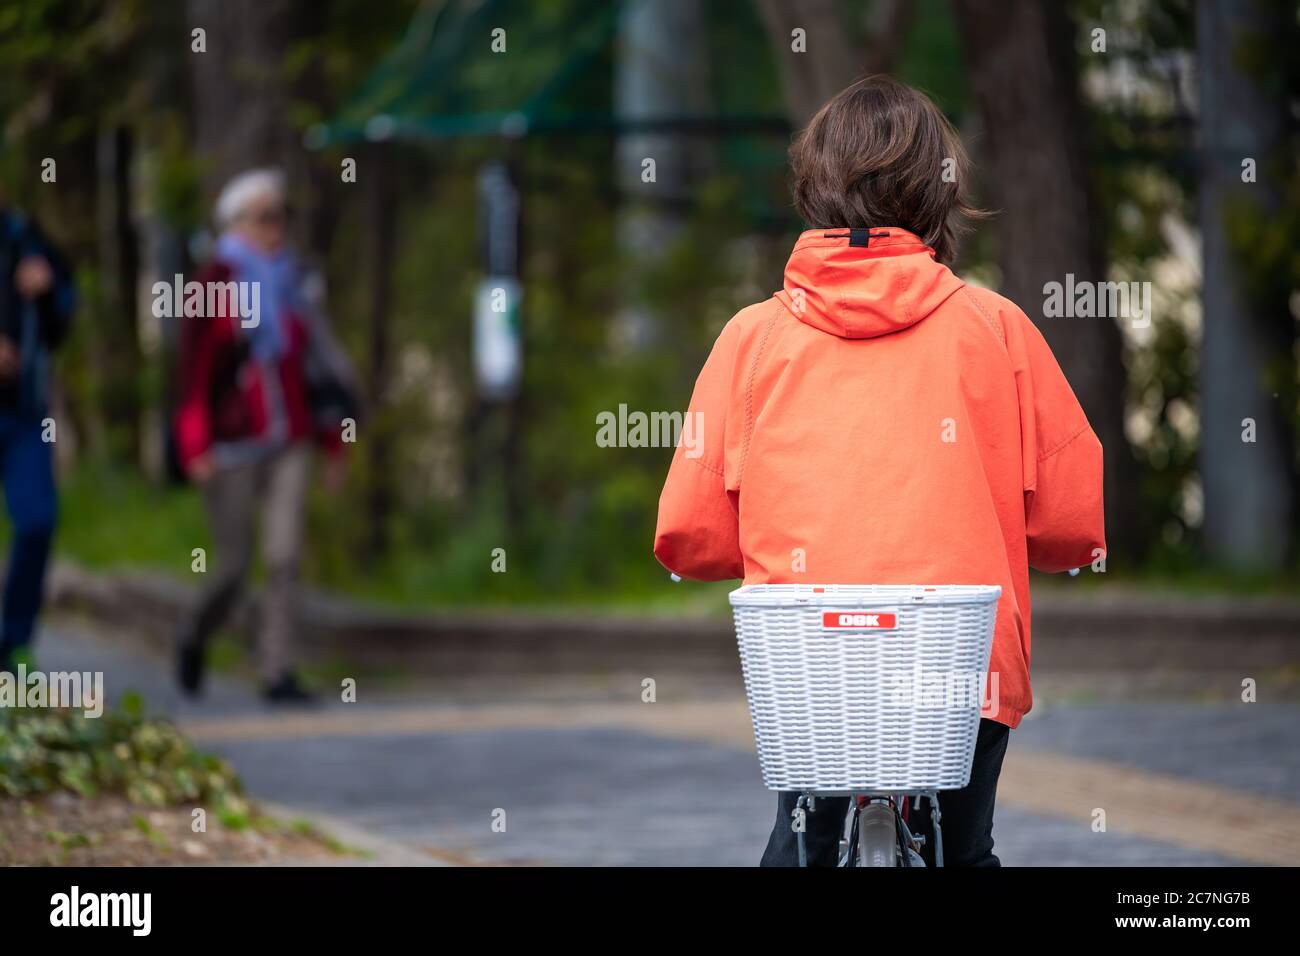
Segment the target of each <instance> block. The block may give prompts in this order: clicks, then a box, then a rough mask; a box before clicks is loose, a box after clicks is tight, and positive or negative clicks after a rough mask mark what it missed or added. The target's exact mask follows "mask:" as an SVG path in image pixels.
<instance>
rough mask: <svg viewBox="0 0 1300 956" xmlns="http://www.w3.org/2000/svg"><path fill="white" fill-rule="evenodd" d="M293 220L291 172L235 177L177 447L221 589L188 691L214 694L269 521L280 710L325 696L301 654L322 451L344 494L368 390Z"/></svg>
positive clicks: (184, 366)
mask: <svg viewBox="0 0 1300 956" xmlns="http://www.w3.org/2000/svg"><path fill="white" fill-rule="evenodd" d="M288 220H289V208H288V204H287V196H286V186H285V181H284V177H283V176H282V175H281V174H280V173H279V172H278V171H276V170H270V169H263V170H253V171H250V172H246V173H243V174H241V175H239V176H236V177H235V178H234V179H232V180H231V181H230V182H229V183H228V184H227V185H226V186H225V188H224V189H223V190H222V192H221V195H220V197H219V198H218V200H217V204H216V221H217V226H218V228H219V229H220V230H221V232H220V237H219V239H218V240H217V243H216V248H215V257H214V259H213V261H212V262H210V263H209V264H208V266H207V267H206V268H205V269H204V270H203V271H202V272H201V273H200V275H199V276H198V279H197V282H198V284H199V286H200V287H201V289H202V290H204V292H205V294H204V295H203V296H201V297H199V296H194V297H193V301H191V297H190V295H189V293H188V292H187V294H186V305H185V308H184V309H183V314H184V318H183V319H182V323H181V327H182V333H181V356H180V371H181V381H180V388H179V392H180V397H179V404H178V406H177V409H176V417H175V440H176V449H177V454H178V457H179V459H180V463H181V466H182V467H183V468H184V470H185V472H186V474H187V475H188V476H189V477H190V478H191V479H192V480H193V481H195V482H196V483H197V484H199V485H200V486H201V487H202V489H203V496H204V500H205V504H206V507H207V511H208V516H209V520H210V522H211V526H212V534H213V539H214V544H215V548H216V567H215V568H214V569H213V570H212V571H211V572H209V573H210V575H211V577H210V583H209V584H208V585H207V587H206V588H205V589H204V591H203V595H202V598H201V599H200V601H199V604H198V607H197V608H196V609H195V610H194V612H193V614H192V615H191V616H190V618H189V619H188V620H187V621H186V622H185V623H184V626H183V627H182V630H181V633H180V636H179V640H178V671H179V679H180V684H181V687H182V689H183V690H185V691H186V692H187V693H189V694H197V693H198V691H199V689H200V687H201V685H202V681H203V671H204V651H205V647H206V645H207V642H208V639H209V638H210V637H211V635H212V634H213V632H215V631H216V630H217V629H218V628H219V627H220V626H221V625H222V623H223V622H224V621H225V619H226V617H227V616H228V615H229V613H230V611H231V609H232V608H233V607H234V605H235V604H236V602H237V601H238V599H239V596H240V592H241V590H242V588H243V584H244V580H245V578H246V577H247V573H248V569H249V564H250V560H251V557H252V550H253V540H254V524H255V521H256V516H257V513H258V512H259V511H260V512H261V515H262V529H261V530H262V545H263V557H264V560H265V564H266V571H267V586H266V594H265V599H264V601H263V606H262V614H261V628H260V634H259V639H258V651H259V662H258V670H259V674H260V676H261V679H262V681H263V692H264V694H265V696H266V698H267V699H268V700H270V701H272V702H285V703H293V702H299V703H303V702H309V701H310V700H311V699H312V698H311V695H310V694H309V693H308V692H307V691H306V690H305V689H304V688H303V687H302V685H301V683H300V682H299V679H298V676H297V673H296V670H295V656H294V646H295V643H296V640H295V638H296V630H297V612H298V576H299V565H300V558H301V553H302V545H303V522H304V516H305V504H306V497H307V488H308V478H309V474H310V466H311V457H312V455H311V450H312V445H313V443H316V444H320V445H322V446H323V447H325V448H326V449H327V450H328V451H329V453H330V455H329V459H330V460H329V468H328V472H327V482H328V484H330V485H331V486H336V485H337V484H338V483H339V480H341V465H342V459H341V454H340V452H341V448H342V433H343V428H344V425H345V423H346V422H347V420H348V416H349V415H350V414H353V412H352V411H351V410H350V406H351V405H352V404H353V398H352V397H353V396H355V394H356V390H355V387H354V378H353V375H352V371H351V368H350V365H349V363H348V362H347V359H346V357H345V356H344V354H343V352H342V350H341V349H339V348H338V346H337V345H336V344H335V342H334V340H333V338H332V336H331V335H330V333H329V330H328V327H327V325H326V324H325V321H324V318H323V316H322V315H321V314H320V310H319V309H317V308H316V307H315V303H314V302H313V301H312V298H313V297H312V296H310V295H309V294H308V291H307V283H306V276H305V273H304V271H303V269H302V268H301V265H300V263H299V260H298V258H297V256H295V255H294V253H293V252H292V251H291V250H290V249H289V247H288V245H287V243H286V238H287V231H288ZM232 283H233V285H232ZM187 288H188V287H187ZM211 290H216V294H215V295H212V294H207V293H208V292H209V291H211ZM200 298H202V300H203V301H201V302H200V301H199V299H200ZM214 303H215V304H214ZM196 312H201V313H202V314H194V313H196Z"/></svg>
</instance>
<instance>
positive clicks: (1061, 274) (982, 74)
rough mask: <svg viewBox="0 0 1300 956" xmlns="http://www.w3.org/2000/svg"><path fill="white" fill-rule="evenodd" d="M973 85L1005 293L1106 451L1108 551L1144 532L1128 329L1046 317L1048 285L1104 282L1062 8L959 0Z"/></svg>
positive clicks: (1035, 0) (1016, 0)
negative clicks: (1126, 353) (1129, 389)
mask: <svg viewBox="0 0 1300 956" xmlns="http://www.w3.org/2000/svg"><path fill="white" fill-rule="evenodd" d="M954 7H955V9H956V13H957V20H958V26H959V28H960V32H961V35H962V41H963V45H964V51H965V58H966V67H967V71H968V75H969V80H970V86H971V92H972V94H973V97H974V100H975V103H976V104H977V106H978V108H979V110H980V112H981V114H982V116H983V120H984V127H985V130H986V141H985V143H984V147H985V152H984V155H985V157H986V164H987V167H988V169H987V172H986V175H985V177H984V178H985V179H986V180H987V182H988V184H989V188H990V191H991V192H992V197H991V198H992V200H993V205H994V207H995V208H996V210H997V212H998V218H997V220H996V222H997V235H998V242H999V250H1000V251H999V262H1000V265H1001V270H1002V289H1001V291H1002V293H1003V294H1004V295H1006V296H1007V297H1008V298H1009V299H1011V300H1012V301H1014V302H1015V303H1016V304H1017V305H1018V306H1020V307H1021V308H1022V309H1024V311H1025V312H1026V314H1027V315H1028V316H1029V317H1030V318H1031V319H1032V320H1033V322H1034V323H1035V324H1036V325H1037V326H1038V327H1039V329H1040V330H1041V331H1042V333H1043V335H1044V337H1045V338H1046V339H1047V341H1048V344H1049V345H1050V346H1051V347H1052V351H1053V353H1055V355H1056V359H1057V361H1058V362H1059V363H1060V365H1061V368H1062V370H1064V372H1065V375H1066V377H1067V378H1068V379H1069V381H1070V384H1071V386H1072V387H1073V388H1074V392H1075V394H1076V395H1077V396H1078V398H1079V401H1080V403H1081V404H1082V405H1083V408H1084V411H1085V412H1086V413H1087V415H1088V420H1089V421H1090V422H1091V423H1092V426H1093V429H1094V430H1095V431H1096V433H1097V435H1098V437H1099V438H1100V439H1101V443H1102V446H1103V447H1104V449H1105V456H1106V468H1105V483H1106V487H1105V494H1106V535H1107V547H1108V549H1109V552H1110V556H1111V557H1116V556H1123V557H1124V558H1125V559H1131V558H1133V557H1135V556H1137V554H1138V552H1139V550H1140V547H1141V542H1142V541H1143V540H1145V539H1144V537H1143V535H1142V533H1141V532H1142V529H1141V527H1140V517H1141V514H1140V508H1139V503H1138V495H1137V491H1138V489H1137V486H1136V464H1135V461H1134V458H1133V455H1132V452H1131V450H1130V448H1129V445H1128V441H1127V438H1126V437H1125V434H1124V402H1125V389H1126V378H1125V371H1124V365H1123V359H1122V355H1123V337H1122V335H1121V334H1120V329H1119V326H1118V325H1116V320H1115V319H1114V318H1112V317H1101V318H1081V317H1080V318H1074V317H1059V318H1048V317H1046V316H1044V314H1043V313H1044V309H1043V304H1044V295H1045V293H1044V285H1045V284H1046V283H1049V282H1059V283H1062V284H1063V285H1064V284H1065V283H1066V282H1067V278H1066V277H1067V275H1069V274H1073V276H1074V281H1075V283H1076V285H1077V283H1079V282H1100V281H1104V279H1105V265H1106V263H1105V254H1104V245H1103V242H1102V236H1101V230H1100V228H1099V226H1098V223H1099V222H1100V219H1099V217H1098V216H1097V215H1096V212H1095V208H1094V204H1093V199H1092V196H1091V190H1090V185H1089V175H1088V169H1087V162H1086V155H1085V145H1086V137H1085V135H1084V126H1083V120H1084V114H1083V109H1082V104H1081V103H1080V99H1079V93H1078V77H1077V75H1076V74H1077V69H1076V65H1075V52H1074V47H1073V41H1072V31H1073V28H1072V24H1071V23H1070V21H1069V19H1068V15H1067V14H1066V12H1065V10H1064V9H1063V7H1062V6H1061V5H1059V4H1057V3H1054V2H1043V0H954Z"/></svg>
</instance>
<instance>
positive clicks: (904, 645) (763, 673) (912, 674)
mask: <svg viewBox="0 0 1300 956" xmlns="http://www.w3.org/2000/svg"><path fill="white" fill-rule="evenodd" d="M1001 594H1002V589H1001V588H1000V587H997V586H985V585H946V586H933V587H932V586H928V585H844V584H840V585H830V584H828V585H824V586H821V585H804V584H763V585H751V586H748V587H742V588H740V589H738V590H736V591H732V592H731V595H730V597H731V605H732V608H733V610H734V613H735V617H736V637H737V640H738V642H739V644H740V662H741V666H742V668H743V669H744V674H745V693H746V694H747V695H748V697H749V712H750V716H751V717H752V718H753V721H754V737H755V739H756V741H757V743H758V758H759V763H760V764H761V766H762V769H763V783H764V784H765V785H766V786H767V787H768V789H771V790H812V791H817V792H821V793H863V792H891V793H899V792H915V791H921V790H953V789H957V788H959V787H964V786H965V785H966V784H967V783H968V782H969V780H970V768H971V760H972V758H973V756H974V753H975V737H976V734H977V732H978V729H979V717H980V704H981V702H982V701H983V699H984V688H985V682H986V675H987V671H988V664H989V648H990V646H991V644H992V640H993V624H994V621H995V619H996V615H997V607H998V605H997V602H998V598H999V597H1000V596H1001Z"/></svg>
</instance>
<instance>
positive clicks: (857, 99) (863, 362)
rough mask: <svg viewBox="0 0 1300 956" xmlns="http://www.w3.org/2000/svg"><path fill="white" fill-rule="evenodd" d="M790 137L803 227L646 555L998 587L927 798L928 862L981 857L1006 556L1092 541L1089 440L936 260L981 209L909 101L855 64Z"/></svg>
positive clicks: (1036, 563) (814, 849)
mask: <svg viewBox="0 0 1300 956" xmlns="http://www.w3.org/2000/svg"><path fill="white" fill-rule="evenodd" d="M790 155H791V167H792V188H793V194H794V203H795V207H796V209H797V210H798V212H799V214H800V216H801V217H802V219H803V220H804V222H805V224H806V225H807V227H808V228H807V230H806V231H805V232H803V233H802V234H801V235H800V237H799V239H798V241H797V242H796V243H795V246H794V251H793V252H792V253H791V255H790V259H789V262H788V263H787V265H786V267H785V280H784V284H783V288H782V289H781V291H779V292H777V293H776V294H775V295H773V296H772V297H771V298H769V299H767V300H766V301H764V302H760V303H758V304H756V305H752V306H749V307H748V308H746V309H743V310H742V311H741V312H740V313H738V314H737V315H736V316H735V317H734V318H733V319H732V320H731V321H730V322H728V323H727V325H726V326H725V328H723V330H722V332H721V334H720V335H719V337H718V340H717V342H716V343H715V345H714V347H713V351H712V353H711V354H710V355H709V358H708V360H707V361H706V363H705V365H704V368H703V370H702V371H701V372H700V375H699V378H698V380H697V381H696V384H695V391H694V394H693V396H692V398H691V404H690V413H691V417H692V418H697V416H698V418H697V420H699V421H701V422H702V424H703V426H704V427H703V429H702V436H703V437H702V453H701V448H700V447H699V446H700V442H696V447H695V449H694V452H695V453H694V454H692V455H687V454H685V451H684V449H683V448H682V447H679V448H678V449H677V451H676V453H675V455H674V457H673V461H672V465H671V467H670V469H669V473H668V477H667V481H666V482H665V485H664V489H663V493H662V495H661V497H660V501H659V520H658V527H657V529H656V533H655V544H654V553H655V555H656V557H657V558H658V559H659V561H660V563H662V564H663V565H664V566H665V567H666V568H667V569H668V570H670V571H671V572H673V573H674V574H677V575H679V576H681V577H685V578H694V579H697V580H724V579H728V578H743V579H744V583H745V584H747V585H748V584H799V583H813V582H815V583H818V584H989V585H992V584H997V585H1001V587H1002V597H1001V599H1000V601H999V606H998V613H997V625H996V629H995V631H994V637H993V649H992V654H991V659H990V664H989V683H988V687H989V688H990V692H989V700H988V702H987V704H986V706H985V708H984V711H983V714H982V716H983V718H984V719H982V720H981V721H980V726H979V735H978V741H977V744H976V749H975V758H974V764H973V767H972V770H971V777H970V783H969V785H968V786H966V787H965V788H963V789H961V790H956V791H950V792H947V793H944V794H942V795H941V797H940V801H939V803H940V807H941V810H942V814H943V842H944V856H945V859H946V862H947V863H948V865H954V866H963V865H964V866H997V865H999V861H998V858H997V856H995V855H994V853H993V831H992V827H993V807H994V798H995V794H996V789H997V780H998V775H999V773H1000V772H1001V767H1002V759H1003V756H1004V754H1005V752H1006V747H1007V740H1008V735H1009V731H1010V730H1011V729H1013V728H1015V727H1016V726H1017V725H1018V724H1019V723H1020V721H1021V718H1023V717H1024V715H1025V714H1026V713H1027V712H1028V711H1029V708H1030V706H1031V702H1032V698H1031V693H1030V685H1029V659H1030V596H1029V568H1030V567H1031V566H1032V567H1034V568H1037V569H1039V570H1042V571H1066V570H1069V569H1072V568H1075V567H1079V566H1083V565H1088V564H1092V563H1094V562H1095V561H1097V560H1098V559H1100V558H1103V557H1104V555H1105V549H1106V543H1105V532H1104V522H1103V517H1102V513H1103V508H1102V449H1101V444H1100V442H1099V441H1098V440H1097V437H1096V435H1095V434H1094V433H1093V430H1092V428H1091V427H1090V426H1089V424H1088V420H1087V418H1086V417H1085V415H1084V412H1083V409H1082V408H1081V407H1080V405H1079V402H1078V401H1077V400H1076V398H1075V396H1074V393H1073V392H1072V391H1071V389H1070V385H1069V383H1068V382H1067V381H1066V379H1065V376H1064V375H1063V374H1062V372H1061V369H1060V366H1059V365H1058V364H1057V362H1056V360H1055V358H1054V357H1053V355H1052V352H1051V350H1050V349H1049V347H1048V345H1047V342H1046V341H1045V340H1044V338H1043V336H1042V334H1041V333H1040V332H1039V331H1038V329H1037V328H1036V327H1035V326H1034V324H1033V323H1032V322H1031V321H1030V320H1029V319H1028V318H1027V317H1026V315H1025V313H1024V312H1022V311H1021V310H1020V309H1019V308H1018V307H1017V306H1016V305H1015V304H1014V303H1012V302H1010V301H1008V300H1007V299H1004V298H1003V297H1002V296H1000V295H998V294H996V293H994V292H991V291H989V290H987V289H982V288H978V287H975V286H972V285H968V284H967V283H966V282H963V281H962V280H961V279H960V278H958V277H957V276H956V275H954V274H953V273H952V271H951V270H950V269H949V267H948V265H947V263H950V262H951V261H952V259H953V257H954V253H955V248H956V241H957V238H958V236H959V234H960V233H961V232H963V231H965V230H966V229H968V228H969V225H970V223H971V221H972V220H974V219H977V218H979V217H980V216H982V213H980V212H979V211H978V210H976V209H975V208H974V207H972V206H971V205H970V203H969V202H968V201H967V200H966V198H965V195H964V189H963V184H964V182H965V179H966V170H967V165H968V164H967V160H966V156H965V152H964V150H963V148H962V144H961V141H960V139H959V137H958V136H957V134H956V132H955V131H954V130H953V128H952V127H951V125H950V124H949V123H948V121H947V120H946V118H945V117H944V116H943V114H942V113H941V112H940V111H939V109H938V108H937V107H936V106H935V105H934V103H933V102H931V101H930V100H929V98H927V97H926V96H925V95H924V94H922V93H920V92H919V91H917V90H914V89H912V88H910V87H908V86H906V85H904V84H902V83H899V82H897V81H895V80H892V79H890V78H888V77H883V76H873V77H867V78H865V79H862V80H860V81H858V82H857V83H855V84H853V85H852V86H850V87H849V88H848V89H846V90H844V91H842V92H841V93H839V94H838V95H836V96H835V97H834V98H832V99H831V100H830V101H829V102H828V103H827V104H826V105H825V106H823V107H822V109H821V110H820V111H819V112H818V113H817V115H816V116H814V117H813V119H812V121H811V122H810V123H809V125H808V127H807V128H806V129H805V130H804V131H803V132H802V133H801V134H800V135H799V136H798V138H797V139H796V141H795V143H794V145H793V146H792V148H791V154H790ZM797 798H798V794H797V793H781V794H780V795H779V801H778V809H777V820H776V825H775V826H774V828H773V831H772V835H771V838H770V840H769V842H768V846H767V850H766V852H765V854H764V856H763V860H762V862H763V864H764V865H794V863H795V860H796V837H795V834H794V832H792V828H791V814H792V811H794V809H795V801H796V800H797ZM847 799H848V798H836V799H831V800H828V799H826V798H819V799H818V801H817V805H818V806H817V808H818V810H819V811H823V812H817V813H812V814H808V815H807V817H806V827H807V833H806V838H807V845H808V855H809V862H810V863H812V864H814V865H834V864H835V862H836V858H837V854H838V849H839V836H840V827H841V824H842V822H843V820H844V818H845V810H846V809H847ZM828 804H829V806H827V805H828ZM826 811H829V812H826Z"/></svg>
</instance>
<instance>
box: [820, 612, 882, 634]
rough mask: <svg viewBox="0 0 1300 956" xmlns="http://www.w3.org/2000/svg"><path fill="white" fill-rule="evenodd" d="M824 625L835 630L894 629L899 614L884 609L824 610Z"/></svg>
mask: <svg viewBox="0 0 1300 956" xmlns="http://www.w3.org/2000/svg"><path fill="white" fill-rule="evenodd" d="M822 627H823V628H825V629H827V630H834V631H892V630H893V629H894V628H896V627H898V615H897V614H893V613H886V612H884V611H822Z"/></svg>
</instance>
